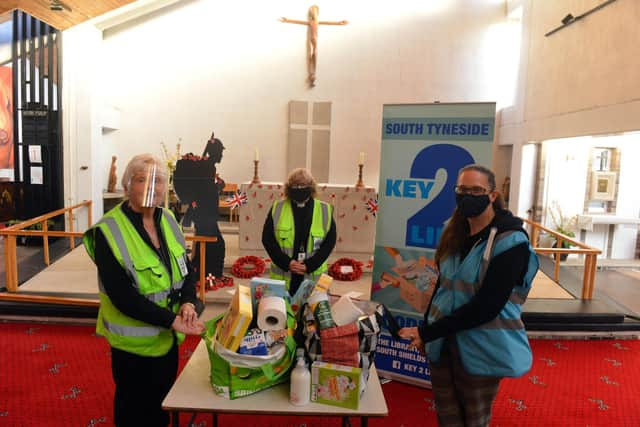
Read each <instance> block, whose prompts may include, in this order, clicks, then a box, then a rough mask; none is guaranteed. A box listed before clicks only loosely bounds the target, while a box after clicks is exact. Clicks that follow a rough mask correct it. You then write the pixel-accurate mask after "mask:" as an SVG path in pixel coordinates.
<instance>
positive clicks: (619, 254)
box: [611, 133, 640, 258]
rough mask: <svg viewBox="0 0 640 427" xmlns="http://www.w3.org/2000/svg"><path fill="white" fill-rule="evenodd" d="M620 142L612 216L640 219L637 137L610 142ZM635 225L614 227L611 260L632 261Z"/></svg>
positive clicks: (639, 154) (638, 142)
mask: <svg viewBox="0 0 640 427" xmlns="http://www.w3.org/2000/svg"><path fill="white" fill-rule="evenodd" d="M612 139H616V140H618V141H620V145H618V148H619V149H620V176H619V177H618V181H619V185H618V197H617V199H616V215H617V216H621V217H625V218H640V192H639V191H638V183H639V182H640V168H638V159H640V133H634V134H629V135H624V136H620V137H616V138H612ZM637 237H638V226H637V225H630V224H628V225H622V226H618V227H616V231H615V234H614V237H613V247H612V254H611V257H612V258H632V257H634V254H635V252H636V240H637Z"/></svg>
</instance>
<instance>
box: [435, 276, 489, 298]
mask: <svg viewBox="0 0 640 427" xmlns="http://www.w3.org/2000/svg"><path fill="white" fill-rule="evenodd" d="M440 287H441V288H443V289H447V290H451V291H458V292H464V293H466V294H475V293H476V291H477V289H479V288H480V285H479V284H478V283H469V282H465V281H464V280H450V279H447V278H446V277H442V276H440Z"/></svg>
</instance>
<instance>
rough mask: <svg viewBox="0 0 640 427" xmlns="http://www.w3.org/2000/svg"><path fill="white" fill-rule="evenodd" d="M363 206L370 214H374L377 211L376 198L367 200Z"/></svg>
mask: <svg viewBox="0 0 640 427" xmlns="http://www.w3.org/2000/svg"><path fill="white" fill-rule="evenodd" d="M365 206H366V207H367V210H368V211H369V212H370V213H371V215H373V216H376V213H377V212H378V198H375V199H369V200H367V203H366V204H365Z"/></svg>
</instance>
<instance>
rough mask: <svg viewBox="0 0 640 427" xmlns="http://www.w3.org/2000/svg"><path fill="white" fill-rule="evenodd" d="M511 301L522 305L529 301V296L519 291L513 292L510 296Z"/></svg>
mask: <svg viewBox="0 0 640 427" xmlns="http://www.w3.org/2000/svg"><path fill="white" fill-rule="evenodd" d="M509 301H511V302H512V303H514V304H519V305H522V304H524V303H525V302H526V301H527V297H525V296H523V295H520V294H519V293H517V292H511V296H510V297H509Z"/></svg>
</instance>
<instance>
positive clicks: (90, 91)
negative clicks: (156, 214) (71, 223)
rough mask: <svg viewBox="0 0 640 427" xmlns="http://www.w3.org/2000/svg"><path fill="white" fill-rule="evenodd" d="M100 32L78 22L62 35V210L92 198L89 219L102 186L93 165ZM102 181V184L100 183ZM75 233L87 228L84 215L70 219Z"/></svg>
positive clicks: (98, 212)
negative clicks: (73, 222)
mask: <svg viewBox="0 0 640 427" xmlns="http://www.w3.org/2000/svg"><path fill="white" fill-rule="evenodd" d="M101 45H102V33H101V31H99V30H98V29H97V28H95V27H94V26H93V25H89V24H82V25H78V26H76V27H73V28H71V29H69V30H67V31H65V32H64V33H63V36H62V63H63V64H64V66H63V67H62V82H63V84H62V110H63V112H62V118H63V123H62V134H63V150H64V156H63V159H64V187H65V188H64V194H65V195H64V198H65V206H71V205H75V204H77V203H80V202H82V201H84V200H93V210H92V215H93V220H94V221H96V220H98V219H99V218H100V217H101V216H102V213H103V209H102V189H103V187H106V182H107V181H106V180H104V177H103V168H102V166H101V165H100V162H99V160H98V159H99V154H98V153H99V152H100V143H101V139H102V138H101V132H100V109H101V105H102V104H101V93H100V84H99V78H98V77H99V75H100V71H99V70H100V68H99V61H100V48H101ZM103 183H104V184H103ZM76 221H77V223H76V225H75V228H76V230H84V229H85V228H86V226H87V225H88V224H87V216H86V214H85V212H82V213H79V214H78V215H76Z"/></svg>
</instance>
